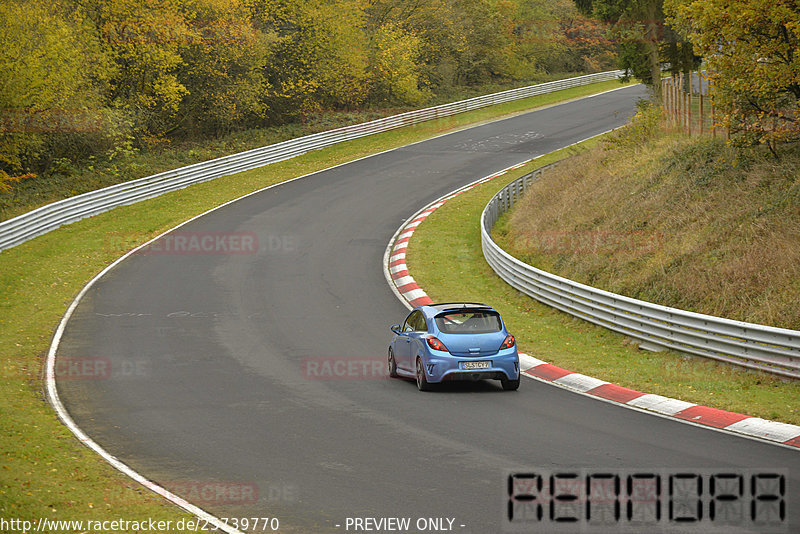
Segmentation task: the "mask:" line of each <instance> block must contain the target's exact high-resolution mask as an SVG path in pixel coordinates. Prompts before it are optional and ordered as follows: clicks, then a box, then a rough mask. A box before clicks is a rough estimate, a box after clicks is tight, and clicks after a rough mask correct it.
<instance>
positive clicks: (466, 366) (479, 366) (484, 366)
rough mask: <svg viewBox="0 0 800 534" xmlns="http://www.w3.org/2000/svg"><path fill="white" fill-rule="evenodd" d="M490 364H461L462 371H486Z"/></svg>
mask: <svg viewBox="0 0 800 534" xmlns="http://www.w3.org/2000/svg"><path fill="white" fill-rule="evenodd" d="M491 363H492V362H463V363H462V366H463V368H464V369H488V368H489V367H491V365H490V364H491Z"/></svg>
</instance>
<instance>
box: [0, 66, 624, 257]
mask: <svg viewBox="0 0 800 534" xmlns="http://www.w3.org/2000/svg"><path fill="white" fill-rule="evenodd" d="M622 73H623V71H619V70H615V71H608V72H600V73H597V74H588V75H585V76H578V77H575V78H568V79H565V80H556V81H552V82H547V83H541V84H538V85H531V86H528V87H521V88H519V89H511V90H508V91H503V92H500V93H494V94H491V95H484V96H478V97H474V98H470V99H467V100H461V101H459V102H452V103H450V104H442V105H440V106H435V107H430V108H425V109H420V110H415V111H409V112H406V113H402V114H400V115H393V116H391V117H385V118H382V119H377V120H374V121H370V122H365V123H361V124H355V125H353V126H345V127H343V128H337V129H335V130H329V131H326V132H320V133H316V134H312V135H306V136H304V137H298V138H296V139H290V140H288V141H283V142H281V143H276V144H274V145H269V146H265V147H261V148H256V149H253V150H248V151H246V152H240V153H238V154H233V155H230V156H225V157H221V158H217V159H212V160H209V161H205V162H203V163H196V164H194V165H189V166H187V167H181V168H179V169H175V170H172V171H167V172H163V173H160V174H154V175H152V176H147V177H145V178H139V179H137V180H131V181H129V182H124V183H121V184H117V185H112V186H110V187H106V188H103V189H98V190H97V191H92V192H90V193H85V194H82V195H77V196H74V197H71V198H67V199H64V200H60V201H57V202H53V203H52V204H48V205H46V206H42V207H41V208H38V209H35V210H32V211H30V212H28V213H25V214H23V215H20V216H18V217H14V218H13V219H9V220H7V221H3V222H0V251H2V250H5V249H7V248H11V247H13V246H16V245H18V244H20V243H23V242H25V241H27V240H29V239H32V238H34V237H36V236H39V235H42V234H44V233H47V232H49V231H51V230H54V229H56V228H58V227H59V226H61V225H64V224H68V223H72V222H75V221H78V220H80V219H83V218H85V217H91V216H92V215H97V214H98V213H102V212H104V211H108V210H110V209H112V208H116V207H118V206H124V205H127V204H133V203H135V202H139V201H141V200H145V199H148V198H153V197H156V196H159V195H162V194H164V193H168V192H170V191H175V190H178V189H182V188H184V187H188V186H190V185H193V184H197V183H200V182H205V181H207V180H212V179H214V178H219V177H221V176H226V175H229V174H234V173H237V172H241V171H246V170H249V169H254V168H257V167H262V166H264V165H269V164H270V163H277V162H279V161H283V160H286V159H289V158H293V157H295V156H299V155H301V154H305V153H306V152H309V151H312V150H317V149H321V148H325V147H328V146H331V145H334V144H336V143H341V142H343V141H350V140H352V139H358V138H360V137H364V136H367V135H372V134H375V133H380V132H386V131H389V130H393V129H395V128H402V127H404V126H410V125H413V124H418V123H421V122H424V121H428V120H431V119H437V118H441V117H448V116H451V115H455V114H457V113H463V112H465V111H472V110H474V109H479V108H482V107H486V106H492V105H495V104H502V103H505V102H510V101H513V100H519V99H522V98H527V97H530V96H535V95H540V94H545V93H551V92H553V91H558V90H561V89H568V88H570V87H578V86H581V85H588V84H590V83H596V82H602V81H609V80H614V79H617V78H619V77H620V76H621V75H622Z"/></svg>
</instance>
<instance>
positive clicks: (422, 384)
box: [417, 358, 431, 391]
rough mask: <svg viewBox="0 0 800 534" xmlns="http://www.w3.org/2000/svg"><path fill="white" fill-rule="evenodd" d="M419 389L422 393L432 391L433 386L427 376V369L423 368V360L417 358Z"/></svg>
mask: <svg viewBox="0 0 800 534" xmlns="http://www.w3.org/2000/svg"><path fill="white" fill-rule="evenodd" d="M417 388H418V389H419V390H420V391H430V390H431V385H430V384H429V383H428V378H427V377H426V376H425V369H424V368H423V367H422V358H417Z"/></svg>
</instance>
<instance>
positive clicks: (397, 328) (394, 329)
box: [389, 324, 400, 334]
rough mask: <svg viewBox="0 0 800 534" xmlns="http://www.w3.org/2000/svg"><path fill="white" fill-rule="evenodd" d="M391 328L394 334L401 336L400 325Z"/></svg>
mask: <svg viewBox="0 0 800 534" xmlns="http://www.w3.org/2000/svg"><path fill="white" fill-rule="evenodd" d="M389 328H390V329H391V331H392V332H394V333H395V334H399V333H400V325H399V324H393V325H392V326H390V327H389Z"/></svg>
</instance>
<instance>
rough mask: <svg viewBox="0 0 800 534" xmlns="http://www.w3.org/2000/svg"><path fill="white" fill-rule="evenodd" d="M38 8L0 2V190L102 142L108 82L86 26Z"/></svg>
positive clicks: (34, 3) (106, 66) (32, 0)
mask: <svg viewBox="0 0 800 534" xmlns="http://www.w3.org/2000/svg"><path fill="white" fill-rule="evenodd" d="M70 15H71V13H70V12H65V11H59V10H58V9H57V6H54V5H52V4H51V3H47V2H44V1H38V0H29V1H26V2H21V1H19V2H18V1H9V2H3V3H0V71H2V73H3V75H2V76H0V189H1V188H3V184H6V186H7V185H8V183H9V181H11V180H9V179H10V178H14V177H18V176H20V175H28V174H29V173H30V172H31V171H34V172H39V171H42V170H45V169H46V167H47V165H48V164H49V163H50V162H52V161H53V160H54V159H58V158H60V157H63V156H65V155H70V154H69V152H70V151H74V152H77V153H78V154H80V153H82V152H83V149H84V148H85V146H86V143H87V142H88V141H91V142H92V143H93V144H94V143H98V142H99V141H102V138H103V137H104V136H105V134H106V133H107V132H106V128H107V126H108V125H107V122H106V120H105V117H104V115H103V110H102V106H103V91H104V88H105V87H106V86H107V83H108V80H109V78H110V77H111V76H112V75H113V72H114V71H113V67H112V65H111V64H110V63H109V62H107V61H105V60H104V57H103V54H102V52H101V49H100V48H101V47H100V43H99V41H98V39H97V36H96V34H95V33H94V31H93V28H92V27H91V26H88V25H86V24H84V23H82V22H81V21H80V20H76V19H74V18H73V17H71V16H70Z"/></svg>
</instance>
